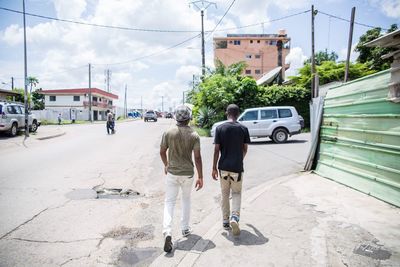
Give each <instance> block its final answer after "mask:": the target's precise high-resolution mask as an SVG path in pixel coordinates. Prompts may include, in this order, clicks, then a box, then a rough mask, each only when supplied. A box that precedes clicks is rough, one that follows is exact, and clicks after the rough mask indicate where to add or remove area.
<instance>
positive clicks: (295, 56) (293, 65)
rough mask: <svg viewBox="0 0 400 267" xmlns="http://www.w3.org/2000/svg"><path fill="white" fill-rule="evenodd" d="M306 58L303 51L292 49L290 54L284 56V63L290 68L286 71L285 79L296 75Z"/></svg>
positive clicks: (298, 48)
mask: <svg viewBox="0 0 400 267" xmlns="http://www.w3.org/2000/svg"><path fill="white" fill-rule="evenodd" d="M306 59H307V56H305V55H304V52H303V49H301V48H300V47H293V48H291V49H290V53H289V54H288V55H287V56H286V59H285V63H286V64H290V68H289V69H288V70H287V71H286V73H285V74H286V77H288V76H295V75H297V72H298V69H299V68H301V67H303V65H304V61H305V60H306Z"/></svg>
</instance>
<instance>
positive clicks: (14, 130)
mask: <svg viewBox="0 0 400 267" xmlns="http://www.w3.org/2000/svg"><path fill="white" fill-rule="evenodd" d="M17 133H18V127H17V123H15V122H14V123H13V124H12V126H11V129H10V135H11V136H16V135H17Z"/></svg>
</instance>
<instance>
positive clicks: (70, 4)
mask: <svg viewBox="0 0 400 267" xmlns="http://www.w3.org/2000/svg"><path fill="white" fill-rule="evenodd" d="M53 2H54V7H55V9H56V12H57V17H58V18H62V19H76V18H80V17H81V15H82V13H83V12H85V10H86V0H68V1H65V0H53Z"/></svg>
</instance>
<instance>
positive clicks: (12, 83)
mask: <svg viewBox="0 0 400 267" xmlns="http://www.w3.org/2000/svg"><path fill="white" fill-rule="evenodd" d="M11 90H14V77H11Z"/></svg>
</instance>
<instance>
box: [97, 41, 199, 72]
mask: <svg viewBox="0 0 400 267" xmlns="http://www.w3.org/2000/svg"><path fill="white" fill-rule="evenodd" d="M200 35H201V34H200V33H199V34H196V35H195V36H192V37H190V38H189V39H186V40H184V41H182V42H180V43H177V44H175V45H172V46H170V47H167V48H165V49H162V50H159V51H156V52H154V53H150V54H148V55H144V56H141V57H137V58H134V59H130V60H126V61H121V62H116V63H93V64H92V65H97V66H100V65H107V66H112V65H122V64H127V63H132V62H135V61H138V60H141V59H145V58H148V57H152V56H155V55H158V54H160V53H164V52H165V51H168V50H171V49H173V48H175V47H178V46H180V45H182V44H184V43H187V42H189V41H191V40H193V39H195V38H197V37H199V36H200Z"/></svg>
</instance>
